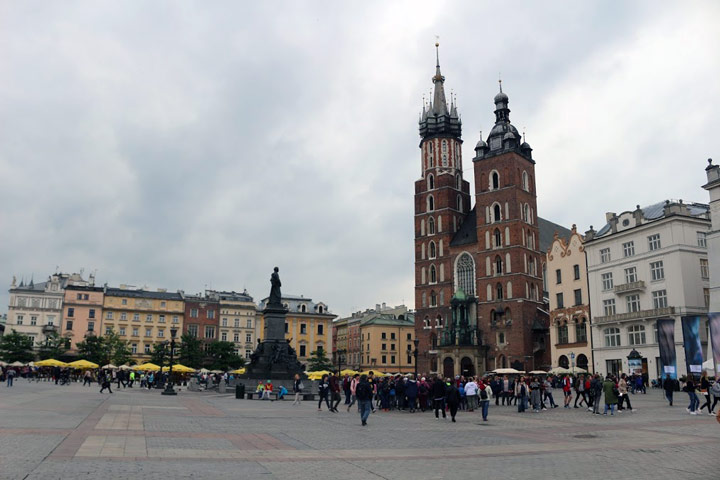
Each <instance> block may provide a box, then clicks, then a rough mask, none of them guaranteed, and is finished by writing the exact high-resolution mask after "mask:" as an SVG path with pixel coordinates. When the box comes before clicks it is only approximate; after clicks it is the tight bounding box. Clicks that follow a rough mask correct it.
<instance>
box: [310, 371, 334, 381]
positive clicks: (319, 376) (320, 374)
mask: <svg viewBox="0 0 720 480" xmlns="http://www.w3.org/2000/svg"><path fill="white" fill-rule="evenodd" d="M323 375H330V372H328V371H327V370H320V371H318V372H308V374H307V376H308V378H309V379H310V380H320V379H322V377H323Z"/></svg>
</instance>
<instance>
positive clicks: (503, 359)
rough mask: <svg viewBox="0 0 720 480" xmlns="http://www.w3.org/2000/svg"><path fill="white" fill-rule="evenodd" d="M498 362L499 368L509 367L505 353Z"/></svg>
mask: <svg viewBox="0 0 720 480" xmlns="http://www.w3.org/2000/svg"><path fill="white" fill-rule="evenodd" d="M496 363H497V368H507V361H506V360H505V355H500V356H499V357H498V359H497V362H496Z"/></svg>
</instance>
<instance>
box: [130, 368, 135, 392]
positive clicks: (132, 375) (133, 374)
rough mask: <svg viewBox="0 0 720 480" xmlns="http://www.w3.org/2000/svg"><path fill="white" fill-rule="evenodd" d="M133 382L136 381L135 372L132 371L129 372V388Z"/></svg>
mask: <svg viewBox="0 0 720 480" xmlns="http://www.w3.org/2000/svg"><path fill="white" fill-rule="evenodd" d="M133 383H135V372H132V371H131V372H130V373H129V374H128V388H132V386H133Z"/></svg>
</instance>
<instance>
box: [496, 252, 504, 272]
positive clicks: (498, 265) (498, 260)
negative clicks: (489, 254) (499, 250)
mask: <svg viewBox="0 0 720 480" xmlns="http://www.w3.org/2000/svg"><path fill="white" fill-rule="evenodd" d="M502 273H503V263H502V258H500V255H497V256H496V257H495V274H496V275H502Z"/></svg>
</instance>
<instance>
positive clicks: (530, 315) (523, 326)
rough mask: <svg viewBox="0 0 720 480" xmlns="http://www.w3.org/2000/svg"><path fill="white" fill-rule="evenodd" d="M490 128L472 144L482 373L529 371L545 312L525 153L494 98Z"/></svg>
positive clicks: (543, 351)
mask: <svg viewBox="0 0 720 480" xmlns="http://www.w3.org/2000/svg"><path fill="white" fill-rule="evenodd" d="M494 101H495V125H494V126H493V128H492V130H491V131H490V135H489V136H488V139H487V142H485V141H483V140H482V139H481V140H480V141H479V142H478V144H477V146H476V147H475V158H474V159H473V162H474V167H475V168H474V171H475V211H476V220H477V223H476V229H477V240H478V244H477V254H476V258H475V259H476V265H477V268H476V273H477V292H478V293H477V297H478V302H477V306H478V310H477V320H478V322H477V324H478V328H479V329H480V330H481V331H482V332H483V335H482V337H483V344H484V345H485V347H486V348H487V356H486V362H487V364H486V368H487V369H494V368H506V367H511V368H515V369H517V370H526V371H528V370H534V369H538V368H540V366H542V365H545V364H546V362H547V359H548V358H546V357H548V353H549V352H548V350H549V346H548V345H547V343H546V340H547V338H546V337H547V333H548V330H547V326H546V325H547V320H546V318H547V313H546V311H545V310H544V303H543V279H542V275H543V272H542V267H543V264H544V262H545V260H544V258H545V253H544V252H542V251H541V250H540V232H539V228H538V219H537V192H536V190H535V161H534V160H533V158H532V148H530V145H528V144H527V143H525V142H524V141H523V139H522V137H521V136H520V134H519V133H518V131H517V129H516V128H515V127H514V126H513V125H512V124H511V123H510V109H509V108H508V103H509V101H508V96H507V95H506V94H505V93H503V91H502V83H501V84H500V92H499V93H498V94H497V95H496V96H495V99H494Z"/></svg>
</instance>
